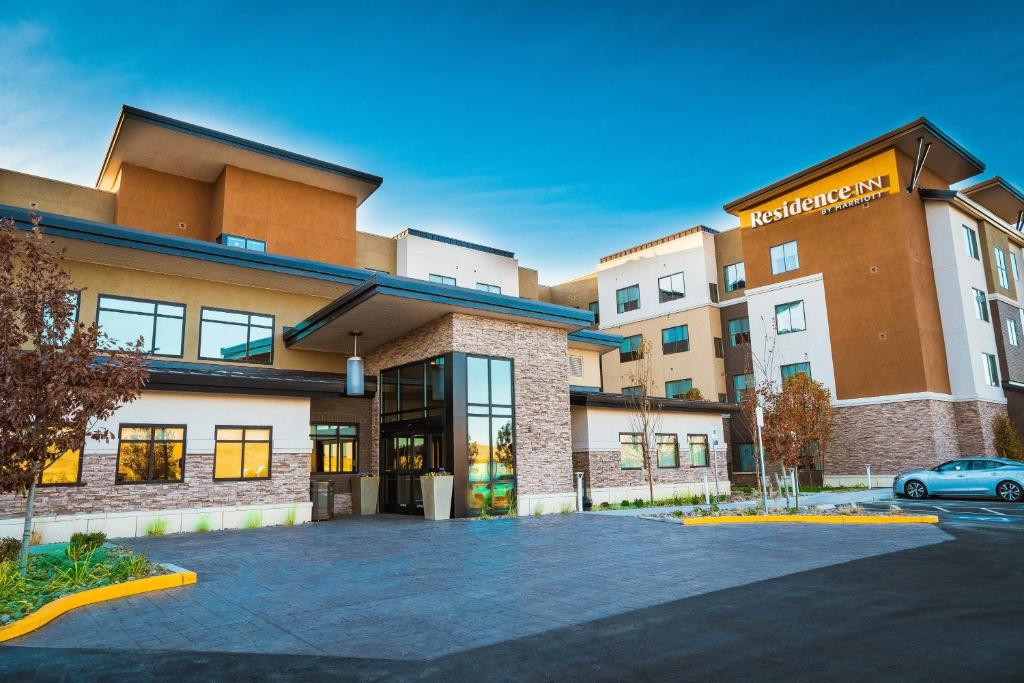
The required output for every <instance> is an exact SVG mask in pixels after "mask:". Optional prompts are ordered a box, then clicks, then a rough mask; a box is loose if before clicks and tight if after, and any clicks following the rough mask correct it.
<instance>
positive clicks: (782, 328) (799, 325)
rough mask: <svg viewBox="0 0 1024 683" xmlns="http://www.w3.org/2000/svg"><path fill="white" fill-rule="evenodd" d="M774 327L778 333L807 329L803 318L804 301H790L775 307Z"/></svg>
mask: <svg viewBox="0 0 1024 683" xmlns="http://www.w3.org/2000/svg"><path fill="white" fill-rule="evenodd" d="M775 329H776V330H777V331H778V333H779V334H789V333H790V332H801V331H803V330H806V329H807V321H806V320H805V319H804V302H803V301H791V302H789V303H788V304H779V305H778V306H776V307H775Z"/></svg>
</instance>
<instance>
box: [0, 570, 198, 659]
mask: <svg viewBox="0 0 1024 683" xmlns="http://www.w3.org/2000/svg"><path fill="white" fill-rule="evenodd" d="M160 566H162V567H163V568H164V569H167V570H170V572H171V573H170V574H160V575H159V576H147V577H145V578H143V579H134V580H132V581H125V582H124V583H115V584H111V585H109V586H100V587H99V588H90V589H89V590H85V591H81V592H80V593H72V594H70V595H65V596H62V597H59V598H57V599H56V600H54V601H53V602H48V603H46V604H45V605H43V606H42V607H40V608H39V609H37V610H36V611H35V612H32V613H31V614H29V615H27V616H24V617H22V618H21V619H18V620H17V621H15V622H12V623H10V624H7V625H6V626H0V643H2V642H4V641H6V640H11V639H13V638H18V637H21V636H23V635H25V634H26V633H30V632H32V631H35V630H36V629H37V628H40V627H41V626H45V625H46V624H48V623H50V622H51V621H53V620H54V619H56V618H57V617H59V616H60V615H62V614H64V613H65V612H70V611H71V610H73V609H75V608H76V607H84V606H85V605H92V604H95V603H97V602H106V601H107V600H116V599H117V598H125V597H128V596H129V595H138V594H139V593H149V592H151V591H160V590H166V589H168V588H178V587H179V586H187V585H189V584H193V583H195V582H196V573H195V572H191V571H188V570H187V569H182V568H181V567H176V566H174V565H172V564H163V565H160Z"/></svg>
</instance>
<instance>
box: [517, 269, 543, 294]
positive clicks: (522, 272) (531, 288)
mask: <svg viewBox="0 0 1024 683" xmlns="http://www.w3.org/2000/svg"><path fill="white" fill-rule="evenodd" d="M539 289H540V288H539V286H538V284H537V271H536V270H535V269H533V268H523V267H522V266H519V296H520V297H521V298H523V299H533V300H534V301H540V300H541V299H540V292H539Z"/></svg>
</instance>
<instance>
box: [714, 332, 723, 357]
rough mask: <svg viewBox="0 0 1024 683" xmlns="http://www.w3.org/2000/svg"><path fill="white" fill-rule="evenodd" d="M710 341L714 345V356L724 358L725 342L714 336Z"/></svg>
mask: <svg viewBox="0 0 1024 683" xmlns="http://www.w3.org/2000/svg"><path fill="white" fill-rule="evenodd" d="M712 341H713V343H714V347H715V358H725V344H723V343H722V338H721V337H715V338H714V339H713V340H712Z"/></svg>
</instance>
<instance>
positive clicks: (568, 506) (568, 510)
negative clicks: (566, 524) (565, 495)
mask: <svg viewBox="0 0 1024 683" xmlns="http://www.w3.org/2000/svg"><path fill="white" fill-rule="evenodd" d="M575 510H576V507H575V506H574V505H573V504H572V503H562V509H561V510H560V512H561V513H562V514H563V515H568V514H572V513H573V512H574V511H575Z"/></svg>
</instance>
